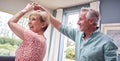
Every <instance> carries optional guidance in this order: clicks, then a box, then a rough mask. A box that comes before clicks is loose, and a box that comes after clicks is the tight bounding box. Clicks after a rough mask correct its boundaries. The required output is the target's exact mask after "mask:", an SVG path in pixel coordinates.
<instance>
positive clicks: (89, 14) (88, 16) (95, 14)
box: [81, 7, 99, 25]
mask: <svg viewBox="0 0 120 61" xmlns="http://www.w3.org/2000/svg"><path fill="white" fill-rule="evenodd" d="M81 12H87V14H86V19H91V18H94V20H95V25H97V24H98V21H99V13H98V11H96V10H94V9H91V8H85V7H83V8H81Z"/></svg>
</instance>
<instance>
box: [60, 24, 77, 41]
mask: <svg viewBox="0 0 120 61" xmlns="http://www.w3.org/2000/svg"><path fill="white" fill-rule="evenodd" d="M58 30H59V31H60V32H61V33H62V34H64V35H65V36H67V37H69V38H70V39H72V40H74V41H75V37H76V30H75V29H74V28H71V27H68V26H65V25H63V24H62V25H61V26H60V28H59V29H58Z"/></svg>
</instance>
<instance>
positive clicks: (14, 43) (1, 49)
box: [0, 11, 28, 56]
mask: <svg viewBox="0 0 120 61" xmlns="http://www.w3.org/2000/svg"><path fill="white" fill-rule="evenodd" d="M0 14H1V15H0V56H15V50H16V49H17V48H18V46H19V44H20V43H21V41H20V39H19V38H18V37H17V36H16V35H15V34H14V33H13V32H12V31H11V30H10V28H9V26H8V24H7V23H8V20H9V19H10V18H11V17H12V16H13V15H12V14H9V13H5V12H2V11H0ZM20 20H23V21H19V22H18V23H20V24H21V25H23V26H25V27H27V25H26V23H27V20H28V19H26V18H22V19H20Z"/></svg>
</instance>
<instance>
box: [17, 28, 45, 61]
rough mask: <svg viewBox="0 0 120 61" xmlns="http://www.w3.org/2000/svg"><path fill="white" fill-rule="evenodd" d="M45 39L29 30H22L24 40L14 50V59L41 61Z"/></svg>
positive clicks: (19, 60) (43, 54) (18, 60)
mask: <svg viewBox="0 0 120 61" xmlns="http://www.w3.org/2000/svg"><path fill="white" fill-rule="evenodd" d="M45 52H46V39H45V37H44V35H38V34H37V33H34V32H32V31H30V30H25V31H24V40H23V42H22V43H21V44H20V46H19V48H18V49H17V50H16V58H15V61H43V58H44V56H45Z"/></svg>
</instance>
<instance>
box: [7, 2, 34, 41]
mask: <svg viewBox="0 0 120 61" xmlns="http://www.w3.org/2000/svg"><path fill="white" fill-rule="evenodd" d="M33 8H34V5H33V4H27V6H26V7H25V8H24V9H23V10H21V11H20V12H18V13H17V14H15V15H14V16H13V17H12V18H11V19H10V20H9V21H8V25H9V27H10V29H11V30H12V31H13V32H14V33H15V34H16V35H17V36H18V37H20V38H21V39H22V40H23V39H24V36H23V32H24V30H25V28H24V27H22V26H21V25H19V24H17V22H18V21H19V19H20V18H21V17H22V16H23V15H24V14H26V13H27V12H29V11H31V10H32V9H33Z"/></svg>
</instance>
